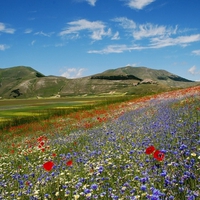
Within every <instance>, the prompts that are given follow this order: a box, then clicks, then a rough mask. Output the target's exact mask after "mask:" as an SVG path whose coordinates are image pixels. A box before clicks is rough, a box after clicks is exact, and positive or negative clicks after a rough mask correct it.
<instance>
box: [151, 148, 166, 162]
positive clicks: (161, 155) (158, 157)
mask: <svg viewBox="0 0 200 200" xmlns="http://www.w3.org/2000/svg"><path fill="white" fill-rule="evenodd" d="M153 157H154V158H155V159H156V160H158V161H162V160H163V159H164V157H165V154H164V153H162V152H161V151H159V150H156V151H155V152H154V154H153Z"/></svg>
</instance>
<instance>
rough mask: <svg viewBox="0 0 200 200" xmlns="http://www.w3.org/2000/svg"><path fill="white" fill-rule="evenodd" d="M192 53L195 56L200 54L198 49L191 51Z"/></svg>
mask: <svg viewBox="0 0 200 200" xmlns="http://www.w3.org/2000/svg"><path fill="white" fill-rule="evenodd" d="M192 54H195V55H197V56H200V49H199V50H194V51H192Z"/></svg>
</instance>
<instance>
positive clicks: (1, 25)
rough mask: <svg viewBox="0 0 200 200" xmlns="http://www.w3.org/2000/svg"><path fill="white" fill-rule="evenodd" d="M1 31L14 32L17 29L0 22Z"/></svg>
mask: <svg viewBox="0 0 200 200" xmlns="http://www.w3.org/2000/svg"><path fill="white" fill-rule="evenodd" d="M0 32H3V33H9V34H13V33H14V32H15V29H13V28H7V27H6V25H5V24H4V23H1V22H0Z"/></svg>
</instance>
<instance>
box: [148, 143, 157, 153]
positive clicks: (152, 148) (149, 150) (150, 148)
mask: <svg viewBox="0 0 200 200" xmlns="http://www.w3.org/2000/svg"><path fill="white" fill-rule="evenodd" d="M155 150H156V149H155V147H154V146H153V145H151V146H149V147H147V148H146V151H145V153H146V154H152V153H153V152H154V151H155Z"/></svg>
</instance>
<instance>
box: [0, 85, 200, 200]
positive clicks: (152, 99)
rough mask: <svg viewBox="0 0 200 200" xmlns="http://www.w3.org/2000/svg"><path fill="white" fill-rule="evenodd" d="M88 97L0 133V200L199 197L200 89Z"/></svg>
mask: <svg viewBox="0 0 200 200" xmlns="http://www.w3.org/2000/svg"><path fill="white" fill-rule="evenodd" d="M93 100H94V99H90V100H88V99H87V101H86V102H84V103H85V104H86V105H89V107H85V108H86V109H79V110H74V111H73V112H72V111H70V112H66V113H62V116H61V113H60V115H58V114H57V115H52V116H51V117H46V118H43V119H42V118H40V119H41V120H39V121H38V120H33V121H30V123H25V124H23V123H21V124H20V125H17V124H16V125H15V126H7V127H4V128H2V130H1V135H0V140H1V141H0V151H1V154H0V199H6V200H7V199H8V200H9V199H11V200H13V199H22V200H23V199H24V200H26V199H27V200H28V199H38V200H39V199H41V200H43V199H51V200H58V199H60V200H65V199H69V200H71V199H133V200H135V199H142V200H143V199H150V200H157V199H163V200H164V199H166V200H173V199H175V200H182V199H183V200H184V199H191V200H193V199H199V198H200V193H199V187H200V173H199V170H200V87H193V88H188V89H183V90H178V91H173V92H167V93H163V94H159V95H153V96H147V97H141V98H137V99H132V100H130V99H129V100H127V101H125V102H122V103H120V102H119V101H122V100H123V99H122V98H121V99H120V98H119V99H117V100H115V101H118V103H114V99H110V101H109V102H110V103H108V100H106V101H102V99H101V100H100V101H99V104H98V105H97V104H95V105H96V106H94V105H93V104H94V101H93ZM49 101H50V100H49ZM112 101H113V103H112V104H111V102H112ZM68 102H70V101H68ZM95 102H96V101H95ZM102 102H103V103H102ZM75 103H76V102H75ZM56 104H59V105H58V107H60V105H61V104H62V105H63V103H61V102H60V103H58V102H57V103H56ZM85 104H84V105H85ZM15 105H16V106H17V104H15ZM19 105H22V104H19ZM29 105H31V104H29ZM29 105H28V108H29V109H28V112H29V113H30V106H29ZM46 105H49V104H46ZM4 106H5V108H6V106H9V105H4ZM67 106H68V105H65V106H64V107H67ZM73 106H79V105H77V104H75V105H73ZM81 106H82V103H81ZM1 108H3V106H2V107H1ZM25 108H26V106H25V105H24V107H23V108H21V107H20V109H25ZM51 108H52V107H51ZM16 109H18V108H16ZM44 110H46V109H44ZM54 114H55V113H54ZM49 115H50V114H49ZM36 118H38V116H37V115H36ZM21 122H22V121H21Z"/></svg>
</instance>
